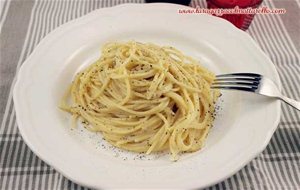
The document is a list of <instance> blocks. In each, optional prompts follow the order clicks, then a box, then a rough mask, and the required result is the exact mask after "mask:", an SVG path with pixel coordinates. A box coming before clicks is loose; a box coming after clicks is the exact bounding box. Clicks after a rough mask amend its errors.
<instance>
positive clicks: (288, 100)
mask: <svg viewBox="0 0 300 190" xmlns="http://www.w3.org/2000/svg"><path fill="white" fill-rule="evenodd" d="M279 98H280V99H281V100H283V101H284V102H286V103H287V104H289V105H290V106H292V107H294V108H296V109H297V110H298V111H300V102H298V101H296V100H293V99H291V98H288V97H285V96H281V97H279Z"/></svg>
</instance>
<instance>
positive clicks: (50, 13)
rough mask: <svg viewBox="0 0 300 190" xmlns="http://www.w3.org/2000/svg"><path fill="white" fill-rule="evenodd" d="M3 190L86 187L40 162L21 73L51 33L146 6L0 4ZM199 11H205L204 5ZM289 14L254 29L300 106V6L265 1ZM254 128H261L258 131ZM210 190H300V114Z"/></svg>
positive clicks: (11, 0) (260, 21)
mask: <svg viewBox="0 0 300 190" xmlns="http://www.w3.org/2000/svg"><path fill="white" fill-rule="evenodd" d="M0 2H1V7H0V11H1V12H0V30H1V33H0V49H1V50H0V121H1V127H0V189H1V190H2V189H3V190H10V189H18V190H19V189H22V190H23V189H38V190H44V189H51V190H52V189H85V188H84V187H81V186H79V185H77V184H74V183H73V182H71V181H69V180H68V179H66V178H65V177H63V176H62V175H61V174H60V173H58V172H57V171H55V170H54V169H53V168H52V167H51V166H48V165H47V164H45V163H44V162H43V161H42V160H40V159H39V158H38V157H37V156H36V155H35V154H33V153H32V152H31V150H30V149H29V148H28V147H27V145H26V144H25V143H24V142H23V140H22V138H21V136H20V134H19V131H18V129H17V123H16V116H15V110H14V103H13V100H12V88H13V85H14V81H15V74H16V73H17V71H18V69H19V68H20V65H22V63H23V62H24V60H25V59H26V58H27V57H28V55H29V54H30V53H31V52H32V51H33V49H34V48H35V46H36V45H37V44H38V43H39V42H40V41H41V39H42V38H43V37H45V36H46V35H47V34H48V33H49V32H50V31H51V30H53V29H55V28H56V27H58V26H59V25H61V24H63V23H66V22H68V21H69V20H72V19H75V18H78V17H80V16H83V15H85V14H87V13H89V12H91V11H93V10H95V9H99V8H102V7H110V6H114V5H117V4H120V3H143V1H142V0H115V1H113V0H112V1H110V0H74V1H71V0H68V1H66V0H65V1H59V0H43V1H32V0H22V1H21V0H6V1H4V0H0ZM191 5H192V6H196V5H199V6H200V7H206V2H205V1H201V0H199V1H193V2H192V3H191ZM263 5H265V6H267V7H270V8H274V7H277V8H285V9H286V10H287V13H286V14H284V15H256V17H255V20H254V21H253V23H252V24H251V26H250V28H249V30H248V31H247V32H248V33H249V34H250V35H251V36H252V37H253V38H254V40H255V41H256V42H257V43H258V44H259V45H260V47H261V48H262V49H263V50H264V52H265V53H266V54H267V55H268V56H269V57H270V58H271V59H272V61H273V62H274V64H275V65H276V67H277V69H278V72H279V75H280V78H281V81H282V85H283V93H284V94H285V95H287V96H289V97H292V98H294V99H298V100H300V54H299V49H300V1H299V0H282V1H280V0H272V1H266V0H265V1H264V2H263ZM253 127H255V126H253ZM209 189H237V190H240V189H300V112H297V111H296V110H293V109H291V108H290V107H289V106H287V105H286V104H282V116H281V120H280V124H279V126H278V128H277V130H276V132H275V134H274V135H273V137H272V139H271V142H270V143H269V145H268V146H267V148H266V149H265V150H264V151H263V152H262V153H261V154H259V155H258V156H257V157H256V158H255V159H254V160H252V161H251V162H250V163H249V164H248V165H247V166H245V167H244V168H243V169H241V170H240V171H239V172H238V173H236V174H235V175H233V176H232V177H230V178H228V179H226V180H225V181H223V182H221V183H219V184H217V185H214V186H212V187H210V188H209Z"/></svg>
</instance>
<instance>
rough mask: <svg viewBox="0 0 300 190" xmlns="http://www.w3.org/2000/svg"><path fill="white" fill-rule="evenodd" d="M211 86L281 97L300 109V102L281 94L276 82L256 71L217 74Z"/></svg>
mask: <svg viewBox="0 0 300 190" xmlns="http://www.w3.org/2000/svg"><path fill="white" fill-rule="evenodd" d="M211 88H215V89H225V90H241V91H247V92H253V93H256V94H261V95H264V96H269V97H273V98H277V99H280V100H282V101H284V102H286V103H287V104H289V105H291V106H292V107H294V108H296V109H297V110H299V111H300V102H299V101H296V100H293V99H290V98H287V97H285V96H283V95H282V94H281V92H280V91H279V89H278V88H277V86H276V85H275V83H274V82H273V81H272V80H271V79H269V78H267V77H265V76H262V75H260V74H256V73H231V74H224V75H217V76H216V79H215V80H214V82H213V84H212V86H211Z"/></svg>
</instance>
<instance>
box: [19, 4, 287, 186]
mask: <svg viewBox="0 0 300 190" xmlns="http://www.w3.org/2000/svg"><path fill="white" fill-rule="evenodd" d="M145 6H147V7H154V8H157V7H156V6H160V7H161V6H174V7H177V8H178V9H179V8H191V7H187V6H183V5H177V4H168V3H151V4H139V3H127V4H119V5H116V6H113V7H106V8H100V9H97V10H94V11H92V12H90V13H88V14H86V15H84V16H81V17H78V18H76V19H73V20H71V21H69V22H67V23H65V24H62V25H60V26H59V27H57V28H55V29H54V30H52V31H51V32H50V33H49V34H47V35H46V36H45V37H44V38H43V39H42V40H41V41H40V42H39V43H38V45H37V46H36V47H35V48H34V50H33V51H32V53H31V54H30V55H29V56H28V57H27V59H26V60H25V61H24V62H23V64H22V65H21V67H20V68H19V70H18V71H17V73H16V76H17V78H16V82H15V84H14V86H13V101H14V107H15V111H16V121H17V124H18V130H19V132H20V134H21V136H22V139H23V140H24V142H25V143H26V144H27V145H28V147H29V148H30V149H31V150H32V151H33V152H34V154H35V155H37V156H38V157H39V158H40V159H41V160H43V161H44V162H45V163H47V164H49V165H50V166H51V167H53V168H54V169H55V170H56V171H57V172H59V173H61V174H62V175H63V176H65V177H66V178H68V179H70V180H71V181H73V182H75V183H77V184H79V185H83V186H86V187H90V188H106V187H105V186H104V185H102V186H101V187H100V186H93V185H91V184H87V183H86V182H85V181H84V180H81V179H77V178H74V176H72V174H70V173H68V172H65V170H64V169H61V168H62V167H61V166H60V165H57V163H53V162H52V161H51V159H48V157H47V156H45V155H43V154H41V153H40V151H39V149H38V148H36V146H35V145H34V144H32V143H31V141H30V139H29V137H28V136H27V134H26V132H25V131H24V125H25V124H24V123H23V122H22V120H23V121H24V119H22V114H21V112H22V111H21V110H24V109H22V108H21V107H22V106H21V105H20V102H21V101H22V100H21V98H20V97H19V94H20V87H19V86H20V85H22V80H21V78H23V77H24V75H26V69H27V68H28V67H30V66H32V62H31V59H32V58H33V57H34V56H35V55H36V52H37V49H39V48H40V47H41V46H43V45H44V44H47V43H48V42H50V41H51V37H53V36H54V34H55V33H58V32H62V31H63V30H65V29H67V27H69V26H71V25H72V24H74V23H76V22H82V21H84V19H87V18H88V17H92V16H93V15H96V14H99V13H100V14H104V11H106V10H109V11H107V12H113V11H112V9H116V10H117V9H120V8H136V7H138V8H143V7H145ZM102 12H103V13H102ZM109 14H110V13H109ZM204 15H206V14H204ZM211 18H212V19H214V20H218V22H219V23H223V24H222V25H223V26H224V27H227V28H231V30H232V31H234V32H235V33H237V34H238V35H240V36H242V37H243V38H247V40H248V41H249V43H251V45H252V46H253V47H255V50H256V51H259V52H260V53H262V54H263V56H264V57H265V58H266V59H268V60H269V62H270V63H272V61H271V60H270V58H269V57H268V56H267V55H266V54H265V53H264V52H263V51H262V49H261V48H260V47H259V46H258V44H257V43H256V42H255V41H254V40H253V38H252V37H251V36H250V35H249V34H248V33H246V32H244V31H241V30H239V29H237V28H235V27H234V25H233V24H231V23H230V22H228V21H226V20H224V19H220V18H217V17H211ZM270 67H272V70H273V71H272V72H273V73H274V74H275V79H276V82H277V84H278V86H279V88H280V89H281V88H282V87H281V81H280V78H279V74H278V72H277V69H276V66H275V65H274V64H270ZM276 106H277V108H276V116H275V117H276V120H275V121H274V122H273V128H272V130H269V131H268V134H266V138H265V141H264V143H263V144H262V145H261V146H260V147H257V149H256V151H255V153H253V154H252V156H251V157H249V158H248V159H247V160H245V161H244V162H240V163H239V164H237V165H238V166H237V167H236V168H235V169H234V170H232V171H231V172H228V173H227V174H226V175H224V176H223V177H222V178H218V179H215V180H213V181H212V182H210V183H206V185H205V186H201V188H205V187H208V186H211V185H213V184H216V183H219V182H221V181H223V180H225V179H227V178H229V177H231V176H232V175H234V174H235V173H236V172H238V171H239V170H241V169H242V168H243V167H244V166H245V165H246V164H248V163H249V162H250V161H251V160H253V159H254V158H255V157H256V156H257V155H258V154H259V153H261V152H262V151H263V150H264V149H265V148H266V146H267V145H268V143H269V142H270V140H271V137H272V135H273V134H274V132H275V130H276V129H277V126H278V124H279V121H280V115H281V103H280V102H278V103H277V105H276ZM274 115H275V112H274ZM199 186H200V185H199ZM194 188H197V187H195V186H194Z"/></svg>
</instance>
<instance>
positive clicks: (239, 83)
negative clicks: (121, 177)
mask: <svg viewBox="0 0 300 190" xmlns="http://www.w3.org/2000/svg"><path fill="white" fill-rule="evenodd" d="M261 78H262V76H261V75H259V74H256V73H231V74H223V75H217V76H216V79H215V80H214V82H213V84H212V86H211V88H218V89H229V90H243V91H250V92H254V91H255V90H256V89H257V88H258V86H259V82H260V80H261Z"/></svg>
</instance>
